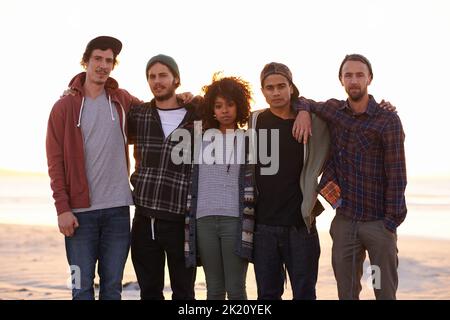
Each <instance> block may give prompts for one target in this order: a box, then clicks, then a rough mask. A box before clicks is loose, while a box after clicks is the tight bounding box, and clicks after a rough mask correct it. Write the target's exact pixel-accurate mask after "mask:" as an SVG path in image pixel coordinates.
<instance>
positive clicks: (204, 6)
mask: <svg viewBox="0 0 450 320" xmlns="http://www.w3.org/2000/svg"><path fill="white" fill-rule="evenodd" d="M0 30H2V37H1V38H2V50H1V52H0V61H1V63H2V66H1V71H2V73H1V79H0V81H1V88H2V93H3V94H2V99H1V102H0V107H1V114H2V118H3V121H2V125H1V126H0V137H1V146H2V156H1V157H0V168H3V169H15V170H31V171H38V172H45V171H46V158H45V131H46V124H47V119H48V115H49V112H50V109H51V107H52V106H53V104H54V102H55V101H56V100H57V99H58V97H59V96H60V95H61V93H62V92H63V90H64V89H65V88H66V87H67V84H68V82H69V80H70V79H71V78H72V76H73V75H75V74H76V73H78V72H80V71H81V67H80V65H79V61H80V59H81V55H82V53H83V50H84V47H85V46H86V43H87V42H88V41H89V40H90V39H92V38H93V37H95V36H98V35H103V34H104V35H112V36H116V37H118V38H119V39H121V40H122V42H123V44H124V48H123V51H122V53H121V55H120V56H119V58H120V64H119V66H118V67H117V69H116V70H114V71H113V74H112V76H113V77H115V78H116V79H118V80H119V83H120V85H121V87H123V88H125V89H127V90H128V91H130V92H131V93H133V94H134V95H136V96H138V97H140V98H141V99H144V100H149V99H150V98H151V96H150V90H149V89H148V87H147V83H146V80H145V75H144V68H145V65H146V63H147V60H148V59H149V58H150V57H151V56H153V55H155V54H158V53H165V54H169V55H171V56H173V57H174V58H175V59H176V60H177V62H178V64H179V66H180V72H181V81H182V86H181V88H180V90H179V92H182V91H191V92H193V93H195V94H196V93H199V92H200V88H201V86H202V85H204V84H207V83H209V82H210V80H211V77H212V75H213V73H214V72H216V71H221V70H222V71H224V72H225V74H227V75H231V74H232V75H237V76H241V77H243V78H244V79H246V80H248V81H250V82H251V83H252V84H253V89H254V92H255V108H261V107H265V105H266V104H265V101H264V99H263V97H262V95H261V94H260V86H259V73H260V70H261V69H262V67H263V66H264V64H265V63H267V62H270V61H279V62H283V63H285V64H287V65H288V66H289V67H290V68H291V70H292V71H293V74H294V81H295V82H296V84H297V86H298V87H299V88H300V91H301V94H303V95H305V96H306V97H309V98H312V99H316V100H323V99H327V98H331V97H336V98H345V92H344V90H343V88H342V87H341V86H340V84H339V82H338V78H337V70H338V67H339V64H340V62H341V60H342V59H343V57H344V56H345V54H347V53H355V52H356V53H362V54H364V55H366V56H367V57H368V58H369V59H370V60H371V62H372V65H373V68H374V81H373V82H372V85H371V87H370V88H369V92H370V93H372V94H373V95H374V96H375V98H376V99H377V100H381V99H382V98H385V99H387V100H389V101H391V102H392V103H393V104H394V105H396V106H397V109H398V112H399V115H400V117H401V119H402V122H403V125H404V129H405V132H406V151H407V163H408V170H409V175H410V176H442V175H450V167H449V165H448V163H450V151H449V150H450V149H449V148H448V146H447V142H446V140H447V139H446V138H448V136H449V135H448V131H447V128H448V119H449V118H450V111H449V109H450V106H449V105H448V102H447V94H446V92H448V81H447V78H448V76H447V75H448V74H449V72H450V62H449V59H448V57H449V56H450V49H449V46H448V41H447V38H448V32H449V31H450V3H449V2H448V1H445V0H442V1H438V0H431V1H430V0H427V1H425V0H412V1H411V0H409V1H388V0H382V1H363V0H344V1H332V0H329V1H325V0H321V1H298V0H292V1H289V0H279V1H275V2H274V1H265V0H263V1H257V2H254V1H242V0H229V1H181V0H180V1H120V0H118V1H87V0H82V1H78V2H76V3H72V2H65V1H50V0H42V1H32V0H14V1H12V0H6V1H2V2H1V3H0Z"/></svg>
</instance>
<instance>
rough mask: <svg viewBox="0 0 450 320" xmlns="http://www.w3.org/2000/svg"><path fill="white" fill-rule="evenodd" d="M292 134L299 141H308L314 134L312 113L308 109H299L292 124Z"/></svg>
mask: <svg viewBox="0 0 450 320" xmlns="http://www.w3.org/2000/svg"><path fill="white" fill-rule="evenodd" d="M292 135H293V136H294V138H295V139H296V140H297V141H298V142H300V143H303V144H306V143H308V138H309V137H310V136H312V129H311V114H310V113H309V112H308V111H299V113H298V114H297V117H296V118H295V122H294V125H293V126H292Z"/></svg>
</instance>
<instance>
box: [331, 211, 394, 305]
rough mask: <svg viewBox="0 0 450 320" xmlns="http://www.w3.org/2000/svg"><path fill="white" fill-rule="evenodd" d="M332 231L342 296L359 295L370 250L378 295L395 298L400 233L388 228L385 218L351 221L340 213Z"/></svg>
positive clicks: (351, 298) (334, 268)
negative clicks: (365, 261)
mask: <svg viewBox="0 0 450 320" xmlns="http://www.w3.org/2000/svg"><path fill="white" fill-rule="evenodd" d="M330 234H331V238H332V239H333V249H332V264H333V271H334V276H335V278H336V281H337V288H338V295H339V299H341V300H357V299H359V293H360V292H361V289H362V287H361V278H362V275H363V263H364V260H365V258H366V251H367V252H368V254H369V260H370V264H371V266H372V277H373V290H374V293H375V297H376V299H377V300H395V299H396V296H395V294H396V291H397V287H398V273H397V267H398V256H397V253H398V250H397V234H395V233H392V232H390V231H389V230H387V229H386V228H385V227H384V224H383V221H382V220H377V221H368V222H362V221H352V220H351V219H349V218H347V217H344V216H342V215H338V214H337V215H336V216H335V217H334V219H333V222H332V223H331V228H330Z"/></svg>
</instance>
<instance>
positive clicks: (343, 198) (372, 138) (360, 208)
mask: <svg viewBox="0 0 450 320" xmlns="http://www.w3.org/2000/svg"><path fill="white" fill-rule="evenodd" d="M298 108H299V110H305V111H310V112H314V113H316V114H317V115H318V116H320V117H321V118H323V119H324V120H326V121H327V123H328V126H329V129H330V135H331V141H332V146H331V154H330V158H329V160H328V161H327V163H326V164H325V168H324V173H323V175H322V178H321V181H320V184H319V186H318V192H319V193H320V194H321V195H322V196H323V197H324V198H325V199H326V200H327V201H328V202H329V203H330V204H331V205H332V206H333V208H337V213H338V214H342V215H344V216H346V217H349V218H351V219H352V220H356V221H372V220H383V221H384V225H385V227H386V228H387V229H389V230H390V231H392V232H394V231H395V230H396V228H397V227H398V226H399V225H400V224H401V223H402V222H403V220H404V219H405V216H406V211H407V209H406V203H405V188H406V163H405V149H404V139H405V134H404V132H403V128H402V124H401V121H400V118H399V117H398V115H397V114H396V113H393V112H390V111H387V110H383V109H382V108H381V107H380V106H379V105H378V103H377V102H376V101H375V100H374V98H373V97H372V96H370V100H369V104H368V107H367V109H366V111H365V112H364V113H361V114H355V113H354V112H353V111H352V109H351V108H350V106H349V105H348V102H347V101H339V100H335V99H332V100H328V101H326V102H321V103H318V102H315V101H312V100H307V99H305V98H300V99H299V105H298ZM312 129H313V134H314V128H312Z"/></svg>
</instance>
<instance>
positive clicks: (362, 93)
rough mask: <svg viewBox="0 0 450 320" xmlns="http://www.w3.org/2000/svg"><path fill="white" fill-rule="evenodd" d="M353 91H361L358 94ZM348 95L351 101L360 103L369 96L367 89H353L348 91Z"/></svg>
mask: <svg viewBox="0 0 450 320" xmlns="http://www.w3.org/2000/svg"><path fill="white" fill-rule="evenodd" d="M352 89H359V90H358V91H356V92H352V91H351V90H352ZM347 94H348V96H349V97H350V100H352V101H355V102H358V101H360V100H361V99H362V98H363V97H364V96H365V95H366V94H367V89H360V88H351V89H349V90H347Z"/></svg>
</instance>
